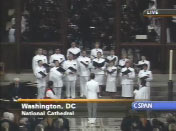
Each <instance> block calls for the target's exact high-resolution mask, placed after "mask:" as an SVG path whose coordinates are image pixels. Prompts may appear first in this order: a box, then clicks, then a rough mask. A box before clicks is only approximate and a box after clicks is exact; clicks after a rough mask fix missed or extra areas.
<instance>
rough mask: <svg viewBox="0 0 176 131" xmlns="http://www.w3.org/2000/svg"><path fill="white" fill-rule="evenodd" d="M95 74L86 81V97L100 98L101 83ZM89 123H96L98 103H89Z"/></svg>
mask: <svg viewBox="0 0 176 131" xmlns="http://www.w3.org/2000/svg"><path fill="white" fill-rule="evenodd" d="M94 79H95V74H94V73H91V74H90V81H88V82H87V83H86V87H85V88H86V98H87V99H98V92H99V84H98V82H96V81H95V80H94ZM87 107H88V123H90V124H94V123H95V121H96V116H97V103H87Z"/></svg>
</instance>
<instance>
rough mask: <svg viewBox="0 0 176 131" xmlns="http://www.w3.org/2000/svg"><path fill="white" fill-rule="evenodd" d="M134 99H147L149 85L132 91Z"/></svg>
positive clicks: (148, 96) (148, 97)
mask: <svg viewBox="0 0 176 131" xmlns="http://www.w3.org/2000/svg"><path fill="white" fill-rule="evenodd" d="M134 94H135V97H134V99H136V100H140V99H141V100H149V99H150V89H149V87H146V86H143V87H141V88H140V89H139V90H135V91H134Z"/></svg>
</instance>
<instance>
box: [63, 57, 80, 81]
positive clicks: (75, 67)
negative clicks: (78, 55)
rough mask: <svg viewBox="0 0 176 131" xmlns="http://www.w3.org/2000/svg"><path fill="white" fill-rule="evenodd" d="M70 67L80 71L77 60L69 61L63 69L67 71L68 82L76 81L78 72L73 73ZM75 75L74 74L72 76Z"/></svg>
mask: <svg viewBox="0 0 176 131" xmlns="http://www.w3.org/2000/svg"><path fill="white" fill-rule="evenodd" d="M69 67H73V68H74V69H76V70H78V64H77V61H76V60H71V61H70V60H67V61H65V62H64V65H63V68H64V69H65V70H66V72H65V73H66V78H65V79H66V81H76V78H77V72H76V73H75V72H72V71H71V70H70V69H68V68H69ZM70 73H73V74H70Z"/></svg>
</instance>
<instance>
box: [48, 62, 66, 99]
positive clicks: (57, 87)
mask: <svg viewBox="0 0 176 131" xmlns="http://www.w3.org/2000/svg"><path fill="white" fill-rule="evenodd" d="M59 67H60V64H59V61H58V60H55V66H54V67H53V68H51V70H50V73H49V80H50V81H53V86H54V88H53V90H54V92H55V94H56V96H57V98H58V99H61V94H62V87H63V76H64V73H63V72H60V71H58V70H57V69H58V68H59Z"/></svg>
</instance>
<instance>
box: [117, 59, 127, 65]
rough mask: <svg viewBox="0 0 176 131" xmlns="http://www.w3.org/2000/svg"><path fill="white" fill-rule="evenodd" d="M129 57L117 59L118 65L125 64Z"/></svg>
mask: <svg viewBox="0 0 176 131" xmlns="http://www.w3.org/2000/svg"><path fill="white" fill-rule="evenodd" d="M128 60H129V59H127V58H125V59H120V60H119V65H120V66H125V64H126V62H127V61H128Z"/></svg>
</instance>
